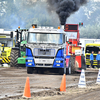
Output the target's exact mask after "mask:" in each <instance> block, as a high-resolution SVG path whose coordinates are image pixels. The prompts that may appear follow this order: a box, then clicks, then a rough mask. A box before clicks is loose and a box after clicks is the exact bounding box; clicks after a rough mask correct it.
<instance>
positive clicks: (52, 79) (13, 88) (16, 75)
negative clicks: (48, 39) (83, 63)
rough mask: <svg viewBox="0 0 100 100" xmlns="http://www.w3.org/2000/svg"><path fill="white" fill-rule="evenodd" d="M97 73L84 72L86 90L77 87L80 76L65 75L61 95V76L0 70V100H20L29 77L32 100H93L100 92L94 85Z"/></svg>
mask: <svg viewBox="0 0 100 100" xmlns="http://www.w3.org/2000/svg"><path fill="white" fill-rule="evenodd" d="M97 73H98V70H92V69H88V70H87V71H86V81H87V88H86V89H79V88H78V87H77V85H78V81H79V76H80V74H73V75H67V76H66V83H67V84H66V87H67V89H66V92H64V93H61V92H59V87H60V83H61V80H62V75H58V74H57V73H50V72H46V73H45V74H37V73H35V74H27V72H26V68H23V69H22V68H21V69H16V68H0V99H3V100H6V99H7V100H9V99H11V100H14V99H15V98H16V100H17V99H20V97H21V96H22V94H23V90H24V86H25V82H26V77H29V79H30V89H31V94H32V97H34V100H80V99H82V100H83V99H84V98H86V97H88V98H87V100H94V99H93V97H95V98H96V97H97V96H98V97H99V92H100V91H99V90H100V86H98V85H95V81H96V78H97ZM95 93H96V94H97V95H95ZM84 95H86V96H84ZM14 96H15V97H14ZM13 97H14V98H13ZM52 98H53V99H52ZM97 100H100V99H97Z"/></svg>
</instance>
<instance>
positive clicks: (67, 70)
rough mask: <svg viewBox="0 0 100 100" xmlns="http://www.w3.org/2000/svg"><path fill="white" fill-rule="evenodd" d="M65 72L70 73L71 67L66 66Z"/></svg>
mask: <svg viewBox="0 0 100 100" xmlns="http://www.w3.org/2000/svg"><path fill="white" fill-rule="evenodd" d="M66 74H67V75H68V74H71V67H68V68H66Z"/></svg>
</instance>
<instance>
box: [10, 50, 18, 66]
mask: <svg viewBox="0 0 100 100" xmlns="http://www.w3.org/2000/svg"><path fill="white" fill-rule="evenodd" d="M10 57H11V59H10V67H18V63H17V59H18V57H19V50H13V49H12V50H11V55H10Z"/></svg>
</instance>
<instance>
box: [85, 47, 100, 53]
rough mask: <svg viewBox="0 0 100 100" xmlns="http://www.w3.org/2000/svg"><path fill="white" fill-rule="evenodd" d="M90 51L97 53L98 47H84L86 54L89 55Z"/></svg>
mask: <svg viewBox="0 0 100 100" xmlns="http://www.w3.org/2000/svg"><path fill="white" fill-rule="evenodd" d="M92 51H94V53H96V54H97V53H98V51H100V47H95V46H93V47H86V51H85V52H86V53H91V52H92Z"/></svg>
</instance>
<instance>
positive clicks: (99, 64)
mask: <svg viewBox="0 0 100 100" xmlns="http://www.w3.org/2000/svg"><path fill="white" fill-rule="evenodd" d="M96 60H97V67H98V68H100V51H99V52H98V54H97V56H96Z"/></svg>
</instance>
